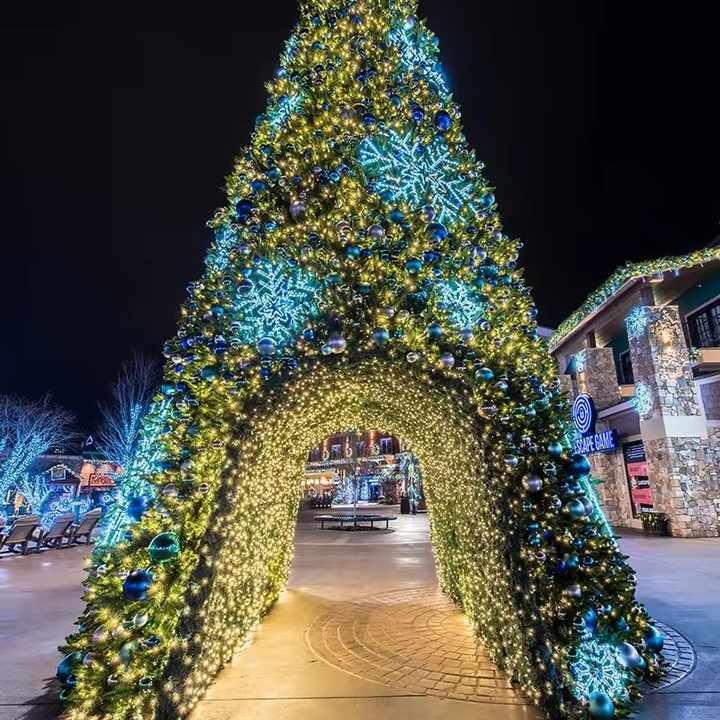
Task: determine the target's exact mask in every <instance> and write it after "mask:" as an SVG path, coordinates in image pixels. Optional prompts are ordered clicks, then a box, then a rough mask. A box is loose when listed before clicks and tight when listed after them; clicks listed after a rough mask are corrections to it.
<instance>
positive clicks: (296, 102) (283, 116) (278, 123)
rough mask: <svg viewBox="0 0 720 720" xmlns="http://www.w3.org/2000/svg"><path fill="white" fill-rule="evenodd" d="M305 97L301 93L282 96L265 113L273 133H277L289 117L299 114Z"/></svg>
mask: <svg viewBox="0 0 720 720" xmlns="http://www.w3.org/2000/svg"><path fill="white" fill-rule="evenodd" d="M304 100H305V96H304V95H303V94H302V93H293V94H292V95H283V96H282V97H279V98H278V99H277V101H276V102H274V103H273V104H272V105H271V106H270V107H269V108H268V111H267V113H266V117H267V119H268V123H269V124H270V128H271V129H272V131H273V132H277V131H278V130H280V128H281V127H282V126H283V125H284V124H285V123H286V122H287V121H288V119H289V118H290V116H291V115H294V114H295V113H297V112H299V111H300V109H301V108H302V104H303V102H304Z"/></svg>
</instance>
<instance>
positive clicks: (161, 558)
mask: <svg viewBox="0 0 720 720" xmlns="http://www.w3.org/2000/svg"><path fill="white" fill-rule="evenodd" d="M179 554H180V540H179V539H178V536H177V535H176V534H175V533H174V532H163V533H160V534H159V535H156V536H155V537H154V538H153V539H152V540H151V541H150V545H148V555H150V559H151V560H152V561H153V562H156V563H164V562H169V561H170V560H174V559H175V558H176V557H177V556H178V555H179Z"/></svg>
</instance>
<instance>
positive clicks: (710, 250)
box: [549, 237, 720, 352]
mask: <svg viewBox="0 0 720 720" xmlns="http://www.w3.org/2000/svg"><path fill="white" fill-rule="evenodd" d="M715 260H720V237H718V238H717V239H716V240H715V241H713V243H712V244H711V245H710V246H709V247H705V248H702V249H701V250H695V251H693V252H691V253H688V254H687V255H674V256H665V257H661V258H655V259H653V260H643V261H641V262H636V263H631V262H627V263H625V265H621V266H620V267H619V268H617V269H616V270H615V272H614V273H613V274H612V275H610V277H609V278H608V279H607V280H606V281H605V282H604V283H602V285H600V286H599V287H598V288H596V289H595V290H594V291H593V292H592V293H590V295H588V296H587V298H586V299H585V301H584V302H583V304H582V305H581V306H580V307H579V308H578V309H577V310H575V312H573V313H572V314H571V315H569V316H568V317H567V318H565V320H563V321H562V322H561V323H560V325H558V328H557V331H556V332H555V334H554V335H553V336H552V337H551V338H550V343H549V348H550V352H555V350H557V349H558V347H559V346H560V345H561V344H562V343H563V342H564V341H565V340H566V339H567V338H569V337H570V336H571V335H573V334H574V333H575V332H576V331H577V330H578V329H579V328H580V327H581V326H582V325H584V324H585V323H586V322H587V321H588V320H590V319H591V318H593V317H594V316H595V315H597V314H598V312H600V311H601V310H602V309H603V308H604V307H605V306H606V305H607V304H608V303H610V302H611V301H612V300H614V299H615V298H616V297H617V296H618V295H620V294H621V293H622V292H624V291H625V290H627V289H628V288H629V287H631V286H632V285H633V284H635V282H637V281H638V280H642V279H643V278H645V277H648V276H652V275H656V274H657V273H664V272H669V271H674V270H686V269H688V268H692V267H697V266H699V265H704V264H705V263H708V262H713V261H715Z"/></svg>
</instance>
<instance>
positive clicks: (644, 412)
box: [635, 382, 655, 420]
mask: <svg viewBox="0 0 720 720" xmlns="http://www.w3.org/2000/svg"><path fill="white" fill-rule="evenodd" d="M654 406H655V401H654V400H653V395H652V390H650V386H649V385H647V383H644V382H639V383H635V407H636V408H637V411H638V414H639V415H640V419H641V420H645V419H647V418H648V417H649V416H650V413H651V412H652V409H653V407H654Z"/></svg>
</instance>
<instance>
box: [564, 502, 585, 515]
mask: <svg viewBox="0 0 720 720" xmlns="http://www.w3.org/2000/svg"><path fill="white" fill-rule="evenodd" d="M563 512H564V513H566V514H567V515H569V516H570V517H571V518H573V520H580V519H582V518H584V517H585V515H586V513H585V505H583V504H582V503H581V502H580V501H579V500H576V499H573V500H570V501H569V502H567V503H565V507H564V508H563Z"/></svg>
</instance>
